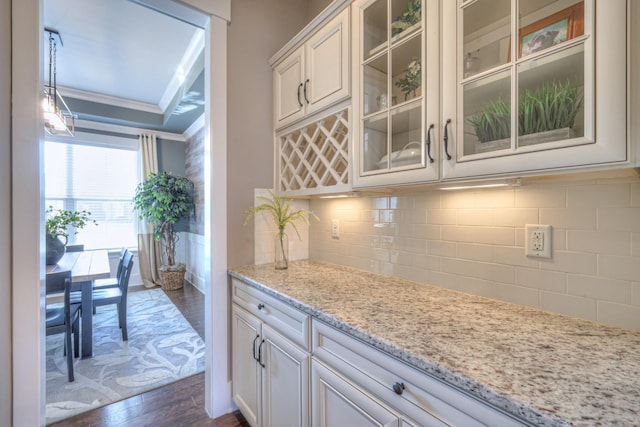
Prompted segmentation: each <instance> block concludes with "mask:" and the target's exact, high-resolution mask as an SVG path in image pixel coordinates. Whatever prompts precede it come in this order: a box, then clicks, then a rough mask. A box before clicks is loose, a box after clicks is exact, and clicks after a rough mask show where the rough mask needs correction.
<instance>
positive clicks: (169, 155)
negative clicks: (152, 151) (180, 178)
mask: <svg viewBox="0 0 640 427" xmlns="http://www.w3.org/2000/svg"><path fill="white" fill-rule="evenodd" d="M157 144H158V169H159V170H160V172H169V173H172V174H174V175H184V174H185V145H184V143H183V142H181V141H171V140H168V139H162V138H157Z"/></svg>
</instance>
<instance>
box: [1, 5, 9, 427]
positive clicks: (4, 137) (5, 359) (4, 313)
mask: <svg viewBox="0 0 640 427" xmlns="http://www.w3.org/2000/svg"><path fill="white" fill-rule="evenodd" d="M0 33H1V34H2V36H0V201H1V202H0V236H5V238H4V239H2V242H1V243H0V420H3V422H6V423H8V424H7V425H9V424H10V423H11V239H8V238H6V237H7V236H11V191H10V186H11V148H10V140H11V133H10V132H11V1H10V0H0Z"/></svg>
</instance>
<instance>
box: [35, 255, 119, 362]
mask: <svg viewBox="0 0 640 427" xmlns="http://www.w3.org/2000/svg"><path fill="white" fill-rule="evenodd" d="M65 270H71V282H72V289H73V290H80V292H81V308H82V316H81V320H80V325H81V326H80V338H81V339H80V358H82V359H85V358H89V357H92V356H93V298H92V291H93V281H94V280H97V279H106V278H108V277H110V276H111V267H110V265H109V252H108V251H106V250H95V251H81V252H66V253H65V254H64V256H63V257H62V259H60V261H58V263H57V264H55V265H47V268H46V272H47V273H54V272H58V271H65Z"/></svg>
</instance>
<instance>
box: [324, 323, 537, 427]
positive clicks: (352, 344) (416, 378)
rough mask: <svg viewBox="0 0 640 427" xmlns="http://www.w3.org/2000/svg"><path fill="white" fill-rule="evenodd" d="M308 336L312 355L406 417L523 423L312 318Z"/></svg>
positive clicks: (462, 423)
mask: <svg viewBox="0 0 640 427" xmlns="http://www.w3.org/2000/svg"><path fill="white" fill-rule="evenodd" d="M312 339H313V355H314V357H316V358H318V359H319V360H321V361H323V362H325V363H326V364H328V365H330V366H331V367H333V368H334V369H336V371H338V372H340V373H342V374H343V375H344V376H345V377H348V378H349V379H350V380H351V381H353V382H354V383H357V384H361V385H364V384H366V389H367V391H369V392H370V393H371V394H372V395H374V396H376V397H377V398H378V399H381V400H382V401H384V402H386V403H387V404H389V405H390V406H391V407H393V408H395V409H396V410H398V411H399V412H400V413H402V414H406V415H407V416H409V417H410V418H413V419H416V420H425V419H431V418H435V419H437V420H439V421H441V422H443V423H446V424H448V425H452V426H458V425H460V426H483V425H491V426H522V425H526V424H525V423H523V422H520V421H518V420H516V419H515V418H512V417H511V416H509V415H507V414H505V413H503V412H501V411H499V410H498V409H494V408H493V407H491V406H489V405H488V404H485V403H483V402H481V401H479V400H477V399H475V398H473V397H471V396H469V395H467V394H466V393H464V392H462V391H459V390H457V389H455V388H454V387H452V386H449V385H447V384H445V383H443V382H442V381H440V380H437V379H435V378H433V377H431V376H429V375H428V374H425V373H424V372H420V371H418V370H417V369H415V368H412V367H410V366H409V365H407V364H405V363H403V362H401V361H399V360H397V359H394V358H392V357H391V356H388V355H386V354H385V353H383V352H381V351H380V350H377V349H375V348H373V347H371V346H370V345H368V344H365V343H363V342H361V341H359V340H357V339H355V338H353V337H351V336H349V335H347V334H345V333H343V332H341V331H338V330H336V329H335V328H333V327H331V326H329V325H327V324H324V323H322V322H320V321H317V320H315V319H314V320H313V324H312ZM396 383H397V384H398V385H400V384H402V385H403V386H404V389H403V390H402V394H396V392H394V384H396ZM425 425H433V423H428V424H425Z"/></svg>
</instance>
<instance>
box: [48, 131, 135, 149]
mask: <svg viewBox="0 0 640 427" xmlns="http://www.w3.org/2000/svg"><path fill="white" fill-rule="evenodd" d="M44 139H45V141H51V142H61V143H64V144H77V145H91V146H97V147H110V148H120V149H125V150H132V151H138V150H139V147H140V142H139V141H138V138H124V137H122V136H115V135H102V134H99V133H89V132H79V131H76V136H75V137H74V138H68V137H58V136H51V135H45V138H44Z"/></svg>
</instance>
